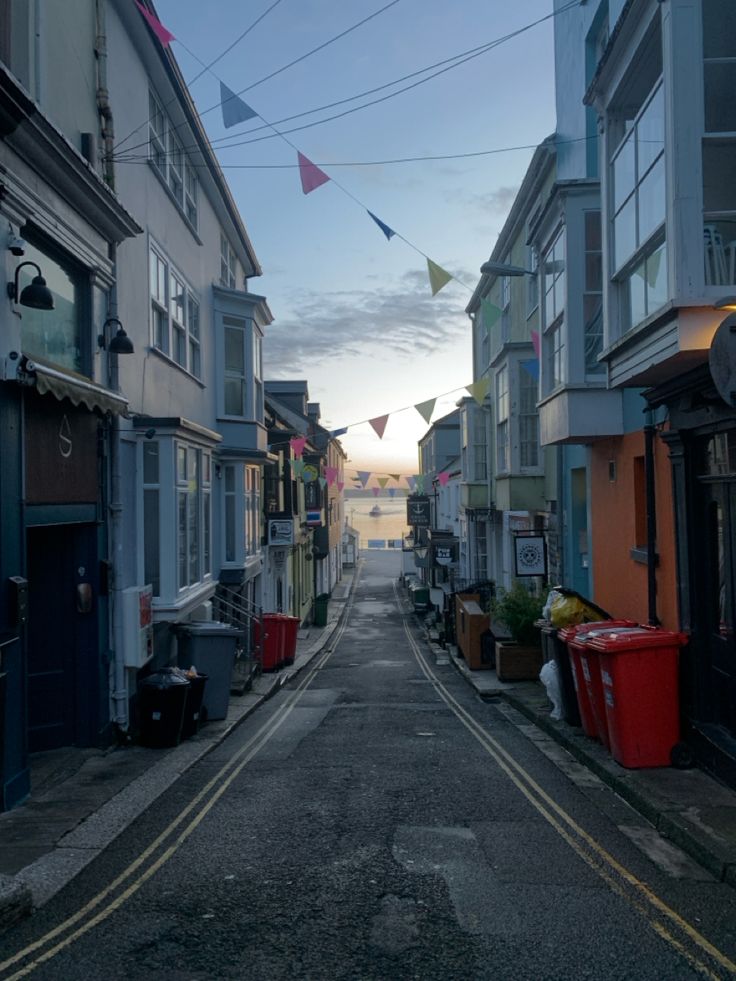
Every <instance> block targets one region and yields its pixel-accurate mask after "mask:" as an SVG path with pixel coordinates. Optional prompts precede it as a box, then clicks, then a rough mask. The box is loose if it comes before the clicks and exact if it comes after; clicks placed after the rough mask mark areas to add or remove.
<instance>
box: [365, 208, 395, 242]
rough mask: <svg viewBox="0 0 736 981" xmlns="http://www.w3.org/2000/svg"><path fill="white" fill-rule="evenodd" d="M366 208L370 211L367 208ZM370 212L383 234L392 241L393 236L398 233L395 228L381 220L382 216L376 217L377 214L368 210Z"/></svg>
mask: <svg viewBox="0 0 736 981" xmlns="http://www.w3.org/2000/svg"><path fill="white" fill-rule="evenodd" d="M365 210H366V211H368V209H367V208H366V209H365ZM368 214H369V215H370V216H371V218H372V219H373V220H374V221H375V223H376V224H377V225H378V227H379V228H380V229H381V231H382V232H383V234H384V235H385V236H386V238H387V239H388V241H389V242H390V241H391V236H392V235H395V234H396V232H395V231H394V230H393V228H389V227H388V225H387V224H386V223H385V222H383V221H381V219H380V218H376V216H375V215H374V214H373V212H372V211H368Z"/></svg>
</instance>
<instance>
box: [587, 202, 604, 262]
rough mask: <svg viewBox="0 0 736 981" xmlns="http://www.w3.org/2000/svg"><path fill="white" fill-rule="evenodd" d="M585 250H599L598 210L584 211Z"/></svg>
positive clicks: (599, 219)
mask: <svg viewBox="0 0 736 981" xmlns="http://www.w3.org/2000/svg"><path fill="white" fill-rule="evenodd" d="M585 251H586V252H600V251H601V213H600V211H586V212H585Z"/></svg>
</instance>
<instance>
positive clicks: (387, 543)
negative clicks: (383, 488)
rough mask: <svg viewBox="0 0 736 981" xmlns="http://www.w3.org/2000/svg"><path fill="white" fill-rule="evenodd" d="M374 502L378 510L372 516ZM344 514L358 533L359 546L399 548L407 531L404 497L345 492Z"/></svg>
mask: <svg viewBox="0 0 736 981" xmlns="http://www.w3.org/2000/svg"><path fill="white" fill-rule="evenodd" d="M376 504H377V505H378V506H379V508H380V509H381V513H380V514H379V515H377V516H375V517H374V516H373V515H372V514H371V513H370V512H371V508H373V507H374V506H375V505H376ZM345 517H346V518H347V522H348V524H349V525H350V526H351V527H353V528H355V530H356V531H357V532H358V533H359V534H360V547H361V548H401V543H402V539H403V538H404V536H405V535H407V534H408V533H409V526H408V525H407V523H406V498H405V497H397V498H391V497H383V496H379V497H373V496H371V497H348V496H347V495H346V496H345Z"/></svg>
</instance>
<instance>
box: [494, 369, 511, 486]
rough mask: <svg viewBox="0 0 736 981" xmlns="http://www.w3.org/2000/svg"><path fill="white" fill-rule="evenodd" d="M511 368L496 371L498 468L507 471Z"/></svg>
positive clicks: (500, 470)
mask: <svg viewBox="0 0 736 981" xmlns="http://www.w3.org/2000/svg"><path fill="white" fill-rule="evenodd" d="M509 449H510V447H509V370H508V367H507V366H506V365H504V366H503V368H501V369H500V370H499V371H498V372H496V469H497V471H498V473H507V472H508V471H509V469H510V463H509Z"/></svg>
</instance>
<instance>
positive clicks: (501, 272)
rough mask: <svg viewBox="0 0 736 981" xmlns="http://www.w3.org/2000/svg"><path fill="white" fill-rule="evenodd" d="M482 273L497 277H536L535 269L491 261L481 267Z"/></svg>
mask: <svg viewBox="0 0 736 981" xmlns="http://www.w3.org/2000/svg"><path fill="white" fill-rule="evenodd" d="M480 271H481V272H482V273H489V274H490V275H496V276H536V275H537V274H536V272H535V271H534V270H533V269H525V268H524V267H523V266H507V265H506V263H505V262H493V261H492V260H491V259H489V260H488V262H484V263H483V265H482V266H481V267H480Z"/></svg>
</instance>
